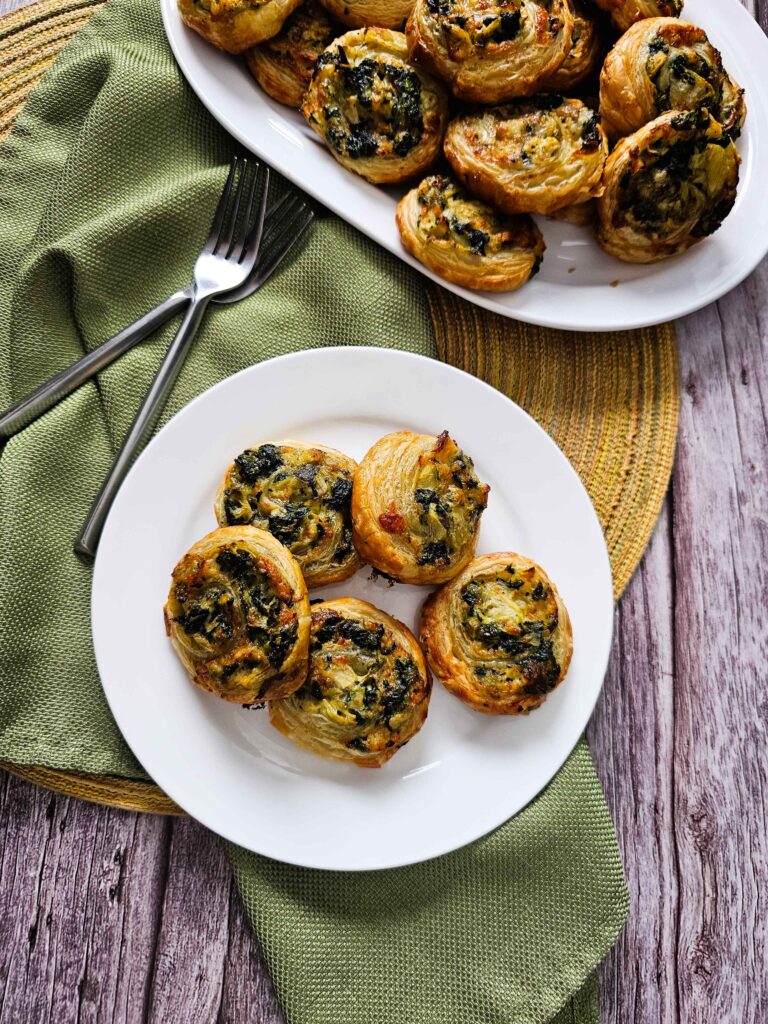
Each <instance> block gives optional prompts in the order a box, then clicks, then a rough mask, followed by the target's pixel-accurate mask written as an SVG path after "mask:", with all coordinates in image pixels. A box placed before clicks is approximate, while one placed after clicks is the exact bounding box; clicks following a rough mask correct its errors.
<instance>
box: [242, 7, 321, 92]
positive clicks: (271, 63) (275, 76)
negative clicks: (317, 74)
mask: <svg viewBox="0 0 768 1024" xmlns="http://www.w3.org/2000/svg"><path fill="white" fill-rule="evenodd" d="M337 34H338V32H337V29H336V26H335V25H334V23H333V22H332V21H331V19H330V17H329V16H328V13H327V12H326V10H325V8H324V7H322V6H321V5H320V4H319V3H317V0H307V2H306V3H304V4H302V5H301V7H299V8H297V10H295V11H294V12H293V14H292V15H291V16H290V17H289V18H288V20H287V21H286V22H285V24H284V25H283V27H282V29H281V30H280V32H279V33H278V34H277V35H276V36H273V37H272V39H269V40H267V42H265V43H261V45H260V46H255V47H254V48H253V49H252V50H249V51H248V53H247V54H246V60H247V61H248V67H249V68H250V70H251V73H252V74H253V77H254V78H255V79H256V81H257V82H258V83H259V85H260V86H261V87H262V89H263V90H264V92H266V93H269V95H270V96H271V97H272V98H273V99H275V100H277V101H278V102H279V103H285V104H286V106H289V107H300V106H301V101H302V100H303V99H304V93H305V92H306V91H307V86H308V85H309V83H310V81H311V79H312V72H313V70H314V67H315V61H316V60H317V58H318V57H319V56H320V54H321V53H322V52H323V50H324V49H325V48H326V47H327V46H328V44H329V43H331V42H332V41H333V39H334V38H335V37H336V35H337Z"/></svg>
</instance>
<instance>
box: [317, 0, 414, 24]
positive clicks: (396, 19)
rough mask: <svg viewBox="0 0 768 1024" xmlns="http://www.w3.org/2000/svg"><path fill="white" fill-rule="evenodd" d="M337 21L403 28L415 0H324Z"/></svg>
mask: <svg viewBox="0 0 768 1024" xmlns="http://www.w3.org/2000/svg"><path fill="white" fill-rule="evenodd" d="M322 2H323V4H324V6H325V7H327V8H328V10H329V11H330V12H331V14H332V15H333V16H334V18H335V19H336V20H337V21H340V22H341V23H342V24H343V25H349V27H350V28H365V27H366V26H370V27H378V28H396V29H402V27H403V25H404V24H405V19H406V18H407V17H408V15H409V14H410V12H411V8H412V7H413V0H322Z"/></svg>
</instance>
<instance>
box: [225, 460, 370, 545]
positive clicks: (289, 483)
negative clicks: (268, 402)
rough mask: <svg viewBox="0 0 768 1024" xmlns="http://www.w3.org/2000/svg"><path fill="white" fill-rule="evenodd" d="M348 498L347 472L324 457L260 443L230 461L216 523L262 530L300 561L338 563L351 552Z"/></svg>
mask: <svg viewBox="0 0 768 1024" xmlns="http://www.w3.org/2000/svg"><path fill="white" fill-rule="evenodd" d="M351 497H352V477H351V474H350V472H349V471H348V470H347V469H344V468H342V467H341V466H338V465H336V464H335V463H334V462H333V461H332V460H330V459H329V458H328V457H327V456H326V455H325V453H323V452H321V451H319V450H318V449H314V448H307V449H303V448H288V447H280V446H276V445H261V447H259V448H256V449H247V450H246V451H244V452H243V453H242V454H241V455H239V456H238V457H237V459H235V464H234V467H233V470H232V471H231V472H230V474H229V476H228V478H227V484H226V488H225V491H224V503H223V504H224V513H225V516H226V524H222V525H227V526H238V525H251V526H256V527H258V528H259V529H262V530H268V531H269V532H270V533H271V534H272V535H273V536H274V537H276V538H277V539H278V540H279V541H280V542H281V543H282V544H284V545H285V546H286V547H287V548H288V550H289V551H290V552H291V554H292V555H294V557H296V558H298V559H299V561H300V562H301V561H302V560H304V561H308V562H317V561H319V560H324V561H328V562H329V563H332V564H336V565H341V564H343V563H344V562H345V561H346V560H347V559H348V558H349V557H350V556H352V554H353V548H352V517H351V512H350V501H351Z"/></svg>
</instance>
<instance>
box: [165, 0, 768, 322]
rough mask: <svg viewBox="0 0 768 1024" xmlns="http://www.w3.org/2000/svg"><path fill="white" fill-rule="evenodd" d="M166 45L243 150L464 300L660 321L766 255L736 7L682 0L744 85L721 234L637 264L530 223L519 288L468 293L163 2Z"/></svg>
mask: <svg viewBox="0 0 768 1024" xmlns="http://www.w3.org/2000/svg"><path fill="white" fill-rule="evenodd" d="M161 5H162V13H163V21H164V24H165V30H166V32H167V34H168V39H169V41H170V44H171V48H172V50H173V53H174V55H175V57H176V60H177V61H178V63H179V66H180V67H181V70H182V72H183V73H184V75H185V76H186V78H187V79H188V81H189V83H190V85H191V86H192V88H193V89H194V90H195V92H196V93H197V95H198V96H199V97H200V99H201V100H202V102H203V103H204V104H205V106H206V107H207V108H208V110H209V111H210V112H211V113H212V114H213V116H214V117H215V118H216V119H217V121H219V122H220V123H221V124H222V125H223V126H224V127H225V128H226V129H227V131H229V132H230V133H231V134H232V135H234V137H235V138H236V139H238V140H239V141H240V142H241V143H242V144H243V145H244V146H247V147H248V148H249V149H251V150H252V151H253V152H254V153H257V154H258V155H259V156H260V157H262V158H263V159H264V160H266V161H267V162H268V163H269V164H270V165H271V166H272V167H274V168H276V169H277V170H278V171H280V172H281V174H284V175H285V176H286V178H289V179H290V180H291V181H292V182H294V183H295V184H296V185H298V186H299V187H300V188H302V189H303V190H304V191H305V192H308V193H309V194H310V195H312V196H314V197H315V198H316V199H318V200H319V201H320V202H322V203H324V204H325V206H327V207H329V208H330V209H331V210H333V211H334V212H335V213H337V214H338V215H339V216H340V217H344V218H345V219H346V220H348V221H349V222H350V224H353V225H354V226H355V227H356V228H358V229H359V230H360V231H363V232H364V233H365V234H367V235H369V236H370V237H371V238H372V239H373V240H374V241H376V242H378V243H380V244H381V245H383V246H384V247H385V248H386V249H389V251H390V252H393V253H394V254H395V255H396V256H399V257H400V258H401V259H403V260H405V261H406V263H409V264H411V266H413V267H415V268H416V269H417V270H420V271H421V272H422V273H423V274H425V275H426V276H427V277H429V278H431V279H432V280H433V281H437V282H438V283H439V284H442V285H443V286H444V287H446V288H449V289H450V290H451V291H453V292H456V294H457V295H461V296H462V297H463V298H465V299H468V300H469V301H470V302H475V303H477V304H478V305H480V306H484V307H485V308H486V309H492V310H494V311H495V312H496V313H501V314H502V315H503V316H509V317H513V318H514V319H515V320H523V321H525V322H527V323H531V324H541V325H542V326H544V327H559V328H563V329H565V330H574V331H588V330H595V331H607V330H623V329H629V328H632V327H643V326H647V325H649V324H657V323H662V322H664V321H666V320H673V319H675V318H676V317H679V316H683V315H685V314H686V313H691V312H693V311H694V310H696V309H700V308H701V307H702V306H706V305H707V303H709V302H714V301H715V299H718V298H720V296H721V295H724V294H725V293H726V292H728V291H730V290H731V289H732V288H735V287H736V285H738V284H739V283H740V282H741V281H743V280H744V278H745V277H746V276H747V275H748V274H749V273H751V271H752V270H754V268H755V267H756V266H757V264H758V263H759V262H760V260H761V259H762V258H763V256H765V254H766V252H768V203H766V202H765V174H766V167H768V39H766V37H765V35H764V34H763V32H762V30H761V29H760V27H759V25H758V24H757V22H755V20H754V19H753V18H752V16H751V15H750V14H749V13H748V12H747V11H746V10H745V8H744V7H743V6H742V5H741V3H739V0H715V2H713V0H686V5H685V17H686V18H687V20H689V21H692V22H694V23H695V24H697V25H700V26H701V27H702V28H703V29H705V30H706V31H707V33H708V34H709V37H710V39H711V41H712V42H713V43H714V45H715V46H717V47H718V48H719V49H720V50H721V52H722V54H723V58H724V61H725V65H726V67H727V68H728V69H729V70H730V72H731V74H733V75H734V77H735V78H736V79H737V81H739V82H740V83H741V85H742V86H744V88H745V89H746V99H747V106H748V109H749V113H748V116H747V124H746V127H745V130H744V133H743V135H742V138H741V139H740V140H739V151H740V153H741V156H742V160H743V164H742V168H741V183H740V185H739V194H738V198H737V200H736V205H735V207H734V209H733V212H732V213H731V214H730V216H729V217H728V218H727V220H726V221H725V223H724V225H723V227H722V228H721V229H720V230H719V231H718V232H717V233H716V234H715V235H713V236H712V237H711V238H709V239H706V240H705V241H704V242H702V243H701V244H699V245H697V246H695V247H694V248H693V249H692V250H691V251H690V252H688V253H685V254H684V255H682V256H677V257H675V258H673V259H671V260H666V261H664V262H662V263H655V264H651V265H649V266H638V265H633V264H630V263H621V262H620V261H619V260H616V259H614V258H613V257H611V256H608V255H607V254H606V253H604V252H603V251H602V250H601V249H600V248H599V247H598V245H597V243H596V242H595V240H594V238H593V236H592V232H591V230H590V229H589V228H579V227H574V226H573V225H570V224H563V223H560V222H558V221H554V220H548V219H546V218H543V217H539V218H537V221H538V223H539V227H540V228H541V229H542V231H543V233H544V238H545V240H546V243H547V251H546V253H545V256H544V263H543V264H542V268H541V270H540V272H539V274H538V275H537V277H535V278H534V279H533V281H531V282H530V283H529V284H527V285H525V287H523V288H521V289H520V290H519V291H517V292H510V293H507V294H495V293H492V292H473V291H470V290H468V289H466V288H459V287H458V286H456V285H452V284H448V283H446V282H445V281H442V280H441V279H440V278H438V277H436V276H435V275H434V274H432V273H431V272H430V271H428V270H427V269H426V268H425V267H423V266H422V265H421V264H420V263H418V262H417V261H416V260H414V259H413V258H412V257H411V256H410V255H409V254H408V253H406V252H405V250H404V249H403V247H402V245H401V244H400V238H399V236H398V233H397V228H396V227H395V205H396V202H397V199H398V198H399V197H400V195H402V194H403V192H404V191H405V189H400V190H397V189H382V188H377V187H376V186H374V185H370V184H369V183H368V182H366V181H363V179H362V178H359V177H358V176H357V175H355V174H352V173H350V172H349V171H345V170H344V169H343V168H342V167H341V166H340V165H339V164H338V163H337V162H336V161H335V160H334V159H333V157H332V156H331V155H330V154H329V153H328V152H327V151H326V149H325V147H324V146H323V144H322V143H321V142H320V140H319V139H318V137H317V136H316V135H315V134H314V132H312V131H310V129H309V128H308V127H307V126H306V124H305V123H304V120H303V118H302V117H301V116H300V114H299V113H298V112H297V111H295V110H291V109H290V108H288V107H285V106H282V105H281V104H279V103H276V102H275V101H274V100H272V99H270V97H269V96H267V94H266V93H264V92H262V90H261V89H260V88H259V87H258V86H257V85H256V83H255V81H254V80H253V78H252V77H251V75H250V73H249V72H248V69H247V67H246V65H245V62H244V61H243V60H242V59H238V58H235V57H231V56H229V55H228V54H225V53H222V52H221V51H220V50H216V49H214V47H213V46H210V45H209V44H208V43H206V42H205V41H204V40H202V39H201V38H200V37H199V36H198V35H196V34H195V33H194V32H192V31H191V30H190V29H188V28H186V27H185V25H184V24H183V23H182V21H181V18H180V17H179V14H178V11H177V9H176V0H161Z"/></svg>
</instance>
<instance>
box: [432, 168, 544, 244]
mask: <svg viewBox="0 0 768 1024" xmlns="http://www.w3.org/2000/svg"><path fill="white" fill-rule="evenodd" d="M418 202H419V218H418V228H419V231H420V232H421V234H422V235H423V236H424V237H427V238H434V239H436V240H441V241H450V242H452V243H453V244H454V245H456V246H457V247H458V248H459V249H462V250H464V251H465V252H467V253H473V254H475V255H476V256H496V255H498V254H499V253H502V252H504V251H505V250H510V249H519V248H526V249H527V248H533V247H534V245H535V239H534V237H533V233H532V232H531V230H530V228H529V227H528V226H527V223H526V222H523V221H519V220H514V221H510V220H505V219H504V218H502V217H501V216H500V215H499V214H498V213H496V211H495V210H494V209H493V208H492V207H490V206H487V205H486V204H485V203H483V202H481V201H480V200H477V199H473V198H472V197H470V196H468V195H467V194H466V193H465V192H464V191H463V190H462V189H461V188H460V187H459V186H458V185H457V184H456V183H455V182H453V181H451V179H450V178H447V177H444V176H442V175H433V176H432V177H429V178H425V180H424V181H423V182H422V183H421V185H420V186H419V191H418Z"/></svg>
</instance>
